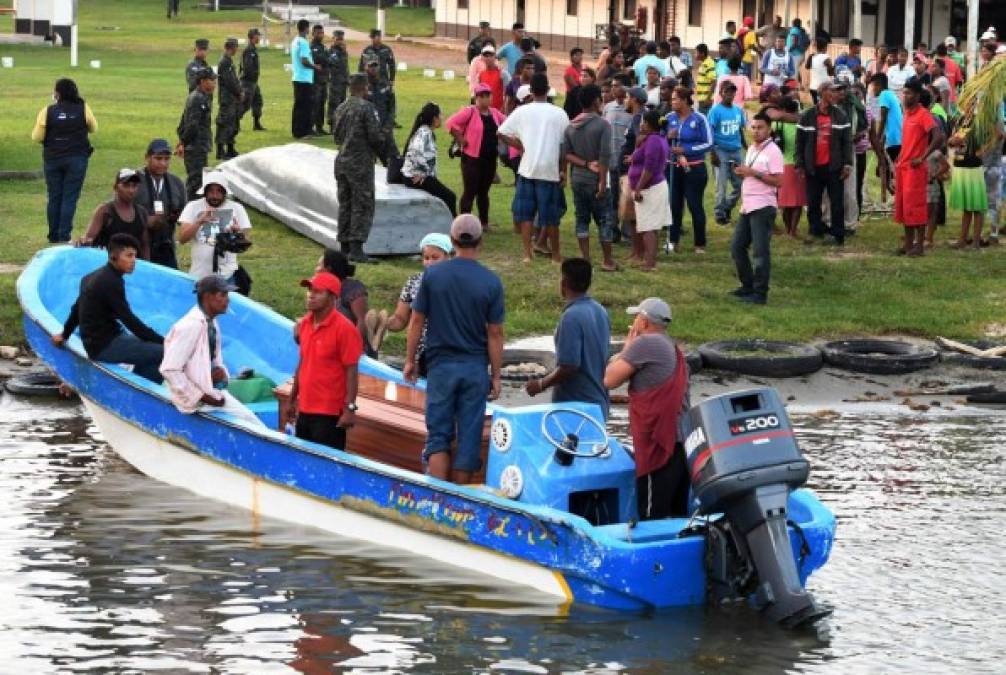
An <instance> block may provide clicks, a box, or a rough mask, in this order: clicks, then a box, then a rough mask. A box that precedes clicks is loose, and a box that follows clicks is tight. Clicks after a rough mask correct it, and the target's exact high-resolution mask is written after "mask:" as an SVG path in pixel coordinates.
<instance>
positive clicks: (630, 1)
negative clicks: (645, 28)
mask: <svg viewBox="0 0 1006 675" xmlns="http://www.w3.org/2000/svg"><path fill="white" fill-rule="evenodd" d="M622 19H624V20H626V21H635V20H636V0H625V3H624V4H623V5H622Z"/></svg>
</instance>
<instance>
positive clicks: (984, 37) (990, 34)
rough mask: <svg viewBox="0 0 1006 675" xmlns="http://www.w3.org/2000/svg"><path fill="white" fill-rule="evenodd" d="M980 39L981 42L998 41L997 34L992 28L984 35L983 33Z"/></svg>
mask: <svg viewBox="0 0 1006 675" xmlns="http://www.w3.org/2000/svg"><path fill="white" fill-rule="evenodd" d="M978 39H979V40H995V39H996V34H995V32H994V31H993V30H992V29H991V28H990V29H988V30H987V31H985V32H984V33H982V36H981V37H980V38H978Z"/></svg>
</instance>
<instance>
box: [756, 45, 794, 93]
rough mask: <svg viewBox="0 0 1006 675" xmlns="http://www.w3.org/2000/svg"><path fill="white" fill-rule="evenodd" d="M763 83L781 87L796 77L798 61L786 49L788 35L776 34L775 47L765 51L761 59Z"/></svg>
mask: <svg viewBox="0 0 1006 675" xmlns="http://www.w3.org/2000/svg"><path fill="white" fill-rule="evenodd" d="M761 72H762V84H763V85H765V84H774V85H775V86H777V87H781V86H782V85H783V84H785V83H786V81H787V80H791V79H793V78H794V77H796V62H795V61H794V60H793V57H792V56H791V55H790V53H789V50H788V49H786V36H785V35H778V34H777V35H776V36H775V45H774V48H773V49H769V50H768V51H766V52H765V56H763V57H762V60H761Z"/></svg>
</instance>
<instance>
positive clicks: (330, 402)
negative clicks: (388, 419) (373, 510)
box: [288, 272, 363, 450]
mask: <svg viewBox="0 0 1006 675" xmlns="http://www.w3.org/2000/svg"><path fill="white" fill-rule="evenodd" d="M300 285H301V286H303V287H304V288H306V289H307V310H308V313H307V315H306V316H305V317H304V318H303V319H301V320H300V322H299V323H298V324H297V330H296V335H297V342H298V343H299V344H300V363H299V364H298V365H297V372H296V375H295V376H294V380H293V389H292V391H291V392H290V401H289V403H288V406H289V409H288V413H289V416H290V417H291V418H292V417H294V416H296V418H297V438H303V439H304V440H307V441H314V442H315V443H321V444H322V445H328V446H331V447H333V448H339V449H342V450H344V449H345V448H346V430H347V429H349V428H350V427H352V426H353V422H354V421H355V417H356V384H357V380H356V368H357V363H358V362H359V361H360V355H361V354H362V353H363V339H362V338H361V337H360V331H359V330H357V328H356V326H355V325H353V323H352V322H351V321H350V320H349V319H347V318H346V317H344V316H343V315H342V313H340V312H339V311H338V310H337V309H336V307H337V305H338V303H339V294H340V293H341V292H342V283H341V282H340V281H339V277H337V276H335V275H334V274H332V273H330V272H318V273H317V274H315V275H314V276H313V277H311V278H310V279H304V280H303V281H301V282H300Z"/></svg>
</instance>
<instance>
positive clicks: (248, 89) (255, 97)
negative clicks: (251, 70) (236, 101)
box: [241, 82, 262, 119]
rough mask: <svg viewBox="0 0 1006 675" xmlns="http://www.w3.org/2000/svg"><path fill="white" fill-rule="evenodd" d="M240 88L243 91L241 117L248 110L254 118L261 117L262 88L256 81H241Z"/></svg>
mask: <svg viewBox="0 0 1006 675" xmlns="http://www.w3.org/2000/svg"><path fill="white" fill-rule="evenodd" d="M241 88H242V89H243V90H244V92H245V98H244V103H242V104H241V117H244V116H245V113H246V112H248V111H249V110H251V111H252V117H253V118H254V119H261V117H262V90H261V89H259V87H258V83H256V82H242V83H241Z"/></svg>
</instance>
